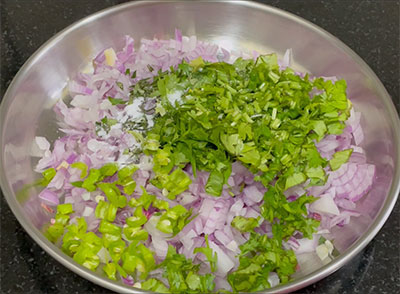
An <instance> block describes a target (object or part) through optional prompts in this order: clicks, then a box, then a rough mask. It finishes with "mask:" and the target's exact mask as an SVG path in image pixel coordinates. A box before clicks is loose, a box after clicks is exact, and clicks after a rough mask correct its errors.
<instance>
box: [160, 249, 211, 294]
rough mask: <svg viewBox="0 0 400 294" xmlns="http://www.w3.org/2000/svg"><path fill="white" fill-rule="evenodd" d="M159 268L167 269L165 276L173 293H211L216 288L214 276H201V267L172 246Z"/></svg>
mask: <svg viewBox="0 0 400 294" xmlns="http://www.w3.org/2000/svg"><path fill="white" fill-rule="evenodd" d="M158 267H163V268H164V269H165V270H164V273H163V276H164V277H165V278H166V279H167V280H168V283H169V286H170V292H171V293H210V292H212V290H214V288H215V283H214V281H213V280H214V278H215V277H214V275H211V274H206V275H200V274H199V273H198V271H199V269H200V265H199V264H193V261H192V260H190V259H186V257H185V256H184V255H183V254H178V253H176V250H175V248H174V247H173V246H171V245H169V246H168V253H167V256H166V258H165V259H164V261H163V262H162V263H161V264H160V265H158Z"/></svg>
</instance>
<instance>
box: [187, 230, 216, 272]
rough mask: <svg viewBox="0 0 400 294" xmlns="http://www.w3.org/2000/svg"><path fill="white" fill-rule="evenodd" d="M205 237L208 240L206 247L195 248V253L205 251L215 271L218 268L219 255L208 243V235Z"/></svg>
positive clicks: (212, 269)
mask: <svg viewBox="0 0 400 294" xmlns="http://www.w3.org/2000/svg"><path fill="white" fill-rule="evenodd" d="M204 239H205V240H206V247H197V248H195V249H194V251H193V253H195V254H196V253H203V254H204V255H205V257H206V258H207V260H208V262H209V263H210V268H211V271H212V272H215V270H216V269H217V261H218V256H217V253H216V252H213V250H212V249H211V248H210V245H209V243H208V235H205V236H204Z"/></svg>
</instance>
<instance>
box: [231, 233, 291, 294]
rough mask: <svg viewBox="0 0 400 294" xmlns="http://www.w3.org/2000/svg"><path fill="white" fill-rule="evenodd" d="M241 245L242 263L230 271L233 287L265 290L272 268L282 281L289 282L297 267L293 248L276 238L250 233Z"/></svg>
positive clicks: (240, 289)
mask: <svg viewBox="0 0 400 294" xmlns="http://www.w3.org/2000/svg"><path fill="white" fill-rule="evenodd" d="M239 248H240V250H241V252H240V255H239V263H240V264H239V267H238V269H237V270H236V271H234V272H232V273H231V274H229V275H228V282H229V283H230V284H231V286H232V288H233V290H234V291H237V292H255V291H263V290H265V289H266V288H270V286H271V285H270V284H269V282H268V276H269V273H270V272H276V273H277V274H278V276H279V279H280V281H281V282H282V283H286V282H287V281H289V278H290V275H292V274H293V273H294V272H295V270H296V265H297V261H296V255H295V254H294V252H293V251H292V250H285V249H284V248H283V247H282V244H281V242H279V241H278V240H277V239H275V238H269V237H268V236H267V235H259V234H257V233H251V235H250V239H249V240H248V241H247V242H246V243H244V244H243V245H241V246H239Z"/></svg>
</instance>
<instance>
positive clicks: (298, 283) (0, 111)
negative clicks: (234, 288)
mask: <svg viewBox="0 0 400 294" xmlns="http://www.w3.org/2000/svg"><path fill="white" fill-rule="evenodd" d="M165 2H177V1H170V0H168V1H142V2H128V3H123V4H119V5H116V6H112V7H109V8H106V9H103V10H100V11H98V12H96V13H93V14H91V15H89V16H87V17H85V18H83V19H81V20H78V21H76V22H74V23H73V24H71V25H69V26H68V27H66V28H65V29H63V30H62V31H60V32H59V33H57V34H56V35H54V36H53V37H52V38H50V39H49V40H48V41H47V42H45V43H44V44H43V45H42V46H40V47H39V49H37V50H36V52H35V53H34V54H33V55H32V56H31V57H30V58H29V59H28V60H27V61H26V62H25V63H24V65H23V66H22V67H21V68H20V70H19V71H18V72H17V74H16V75H15V77H14V78H13V80H12V82H11V83H10V85H9V86H8V89H7V91H6V93H5V95H4V97H3V101H2V103H1V104H0V118H1V120H2V124H1V126H2V127H1V128H0V138H3V132H4V122H5V121H6V118H7V113H6V111H7V106H6V105H8V104H9V103H10V101H11V99H12V96H13V95H12V94H13V91H14V88H15V87H16V85H18V82H19V81H20V80H22V79H23V78H24V76H25V75H26V73H27V72H29V70H30V69H31V68H32V67H33V66H34V64H35V62H36V60H37V59H39V58H40V57H41V55H43V54H45V53H46V51H48V50H49V49H50V48H51V47H52V46H54V45H55V44H56V43H57V42H58V41H59V40H61V39H62V38H64V36H66V35H68V34H69V33H70V32H72V31H74V30H76V29H78V28H79V27H82V26H84V25H86V24H87V23H90V22H92V21H95V20H97V19H101V18H103V17H106V16H109V15H112V14H114V13H117V12H119V11H121V10H124V9H127V8H131V7H139V6H146V5H157V4H163V3H165ZM178 2H185V1H178ZM202 2H214V3H215V2H227V4H228V3H229V4H230V5H239V6H245V7H248V8H251V9H257V10H261V11H264V12H269V13H272V14H275V15H279V16H281V17H284V18H288V19H291V20H293V21H295V22H297V23H299V24H300V25H302V26H304V27H307V28H308V29H310V30H312V31H314V32H315V33H317V34H319V35H321V36H323V37H325V38H326V39H327V40H329V41H330V42H331V43H332V44H333V45H335V46H337V47H339V48H340V49H341V50H342V51H344V52H345V53H346V54H347V55H349V56H350V57H351V58H352V59H353V60H354V61H355V62H356V63H357V64H358V65H359V66H360V67H361V68H362V69H363V70H364V71H365V72H366V73H367V74H368V75H369V76H370V77H371V79H372V80H373V82H374V84H375V86H376V87H377V89H378V91H379V93H380V96H382V98H383V103H384V105H385V107H386V110H388V112H389V113H388V115H389V117H390V119H391V122H392V123H393V129H394V136H395V142H397V151H396V150H395V152H397V161H396V162H395V165H394V166H396V167H397V169H396V170H395V173H394V175H393V182H392V184H391V188H390V190H389V193H388V196H387V197H386V201H385V203H384V205H383V206H382V208H381V209H380V211H379V212H378V214H377V216H376V218H375V220H374V222H373V223H372V224H371V225H370V227H369V228H368V230H367V231H366V232H365V233H364V234H363V235H362V236H361V237H360V238H359V239H358V240H357V241H356V242H355V243H354V244H353V245H351V246H350V247H349V248H348V249H347V250H346V251H344V252H343V253H342V254H341V255H340V256H339V257H338V258H336V259H335V260H333V261H332V262H330V263H329V264H327V265H325V266H323V267H321V268H320V269H318V270H317V271H314V272H311V273H309V274H307V275H305V276H304V277H301V278H299V279H296V280H294V281H292V282H289V283H287V284H284V285H280V286H278V287H275V288H273V289H270V290H266V291H264V293H272V292H273V293H277V292H280V293H282V292H285V293H286V292H290V291H293V290H296V289H300V288H303V287H305V286H308V285H310V284H312V283H315V282H317V281H319V280H321V279H323V278H325V277H326V276H328V275H330V274H331V273H333V272H335V271H336V270H338V269H339V268H341V267H342V266H343V265H344V264H345V263H346V262H348V261H350V259H351V258H353V257H354V256H355V255H356V254H357V253H359V252H360V251H361V250H362V249H363V248H365V246H366V245H367V244H368V243H369V242H370V241H371V240H372V239H373V238H374V237H375V235H376V234H377V233H378V231H379V230H380V229H381V228H382V226H383V225H384V223H385V221H386V220H387V218H388V217H389V215H390V213H391V211H392V210H393V207H394V205H395V203H396V200H397V197H398V194H399V191H400V168H399V167H400V156H399V155H400V120H399V117H398V115H397V111H396V110H395V106H394V104H393V102H392V100H391V98H390V96H389V94H388V92H387V91H386V89H385V87H384V86H383V84H382V82H381V81H380V80H379V78H378V77H377V76H376V74H375V73H374V72H373V71H372V70H371V68H370V67H369V66H368V65H367V64H366V63H365V61H364V60H362V59H361V58H360V57H359V56H358V55H357V54H356V53H355V52H354V51H353V50H352V49H350V48H349V47H348V46H347V45H345V44H344V43H343V42H342V41H340V40H339V39H338V38H337V37H335V36H333V35H332V34H330V33H329V32H327V31H325V30H324V29H322V28H320V27H319V26H317V25H315V24H313V23H311V22H309V21H307V20H305V19H303V18H301V17H299V16H296V15H294V14H292V13H290V12H287V11H284V10H281V9H279V8H276V7H272V6H269V5H265V4H259V3H255V2H251V1H224V0H217V1H202ZM185 4H187V5H191V4H192V3H190V2H186V3H185ZM0 148H2V146H0ZM0 151H1V159H2V160H1V162H0V165H1V166H0V168H1V174H0V185H1V187H2V190H3V193H4V196H5V198H6V201H7V202H8V205H9V206H10V208H11V210H12V212H13V213H14V215H15V216H16V217H17V219H18V221H19V222H20V224H21V225H22V227H23V228H24V229H25V231H26V232H27V233H28V234H29V235H30V237H32V239H33V240H34V241H35V242H36V243H38V244H39V246H40V247H42V248H43V249H44V250H45V251H46V252H47V253H48V254H50V255H51V256H52V257H53V258H55V259H56V260H57V261H58V262H60V263H61V264H62V265H64V266H65V267H67V268H68V269H70V270H72V271H73V272H75V273H77V274H78V275H80V276H82V277H83V278H85V279H87V280H89V281H91V282H93V283H96V284H98V285H101V286H103V287H105V288H108V289H110V290H113V291H116V292H120V293H126V292H131V293H144V292H148V291H143V290H139V289H135V288H132V287H128V286H125V285H122V284H119V283H117V282H114V281H112V280H109V279H107V278H105V277H100V276H99V275H97V274H95V273H93V272H91V271H90V270H88V269H86V268H85V267H83V266H81V265H80V264H78V263H76V262H75V261H74V260H73V259H72V258H71V257H69V256H67V255H66V254H64V253H62V252H61V251H60V249H59V248H58V247H56V246H55V245H54V244H52V243H51V242H49V241H48V240H47V239H46V238H45V237H44V235H43V234H42V233H41V232H40V231H39V230H38V229H37V228H36V227H34V226H33V225H32V224H31V223H30V222H29V221H28V220H27V219H26V218H25V217H24V215H23V214H22V212H21V210H20V208H19V206H20V205H19V204H18V202H17V201H16V199H15V197H14V195H13V193H12V191H11V190H10V188H9V187H8V182H7V179H6V176H5V172H4V171H5V168H6V167H5V166H4V165H3V164H2V162H4V158H3V157H4V153H3V152H4V150H3V149H2V150H0Z"/></svg>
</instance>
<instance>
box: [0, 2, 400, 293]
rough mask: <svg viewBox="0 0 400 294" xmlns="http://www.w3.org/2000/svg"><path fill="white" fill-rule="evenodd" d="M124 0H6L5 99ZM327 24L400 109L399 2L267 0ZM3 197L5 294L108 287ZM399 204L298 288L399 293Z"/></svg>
mask: <svg viewBox="0 0 400 294" xmlns="http://www.w3.org/2000/svg"><path fill="white" fill-rule="evenodd" d="M122 2H126V1H118V0H98V1H96V0H80V1H78V0H70V1H68V0H41V1H40V0H0V4H1V25H2V26H1V91H0V97H2V96H3V95H4V92H5V90H6V88H7V86H8V85H9V83H10V82H11V79H12V78H13V77H14V75H15V74H16V72H17V71H18V69H19V68H20V67H21V66H22V64H23V63H24V62H25V61H26V59H27V58H28V57H29V56H30V55H31V54H32V53H33V52H34V51H35V50H36V49H37V48H38V47H39V46H40V45H42V44H43V43H44V42H45V41H46V40H48V39H49V38H50V37H51V36H53V35H54V34H55V33H57V32H58V31H60V30H62V29H63V28H65V27H66V26H68V25H69V24H71V23H72V22H74V21H76V20H78V19H80V18H82V17H84V16H87V15H89V14H91V13H93V12H96V11H98V10H100V9H103V8H106V7H109V6H112V5H115V4H118V3H122ZM263 2H264V3H267V4H270V5H272V6H276V7H279V8H282V9H284V10H287V11H290V12H292V13H295V14H297V15H299V16H302V17H303V18H305V19H307V20H310V21H311V22H313V23H315V24H317V25H319V26H321V27H322V28H324V29H326V30H327V31H329V32H330V33H332V34H333V35H335V36H336V37H338V38H339V39H341V40H342V41H343V42H344V43H346V44H347V45H348V46H350V47H351V48H352V49H353V50H354V51H355V52H356V53H358V54H359V55H360V56H361V57H362V58H363V59H364V60H365V61H366V62H367V63H368V64H369V66H370V67H371V68H372V69H373V70H374V71H375V73H376V74H377V75H378V77H379V78H380V79H381V81H382V82H383V84H384V85H385V87H386V89H387V90H388V92H389V94H390V95H391V96H392V97H393V101H394V102H395V104H396V107H397V109H398V111H400V100H399V97H400V96H399V80H400V78H399V52H400V48H399V19H400V15H399V9H400V4H399V1H388V0H386V1H340V0H335V1H328V0H326V1H321V0H318V1H314V0H308V1H306V0H296V1H295V0H284V1H279V0H276V1H263ZM0 201H1V213H0V216H1V247H0V248H1V268H0V280H1V284H0V289H1V291H0V292H1V293H110V291H108V290H106V289H104V288H101V287H99V286H97V285H95V284H93V283H91V282H89V281H87V280H85V279H83V278H81V277H80V276H78V275H76V274H74V273H73V272H71V271H69V270H68V269H66V268H65V267H63V266H62V265H61V264H59V263H58V262H57V261H55V260H54V259H53V258H52V257H50V256H49V255H48V254H47V253H45V252H44V251H43V250H42V249H41V248H40V247H39V246H38V245H37V244H36V243H34V242H33V240H32V239H31V238H30V237H29V236H28V235H27V234H26V232H25V231H24V230H23V229H22V227H21V226H20V224H19V223H18V221H17V220H16V219H15V217H14V215H13V214H12V212H11V211H10V209H9V207H8V205H7V204H6V202H5V200H4V198H3V197H2V196H0ZM399 220H400V205H399V203H397V205H396V206H395V208H394V211H393V212H392V214H391V216H390V218H389V219H388V221H387V222H386V224H385V225H384V227H383V229H382V230H381V231H380V232H379V233H378V235H377V236H376V237H375V238H374V240H373V241H372V242H371V243H370V244H369V245H368V246H367V247H366V248H365V250H363V251H362V252H361V253H360V254H358V255H357V256H356V257H355V258H354V259H353V260H352V261H351V262H349V263H348V264H347V265H345V266H344V267H343V268H341V269H340V270H338V271H337V272H336V273H334V274H332V275H331V276H329V277H327V278H325V279H323V280H322V281H320V282H318V283H316V284H314V285H311V286H309V287H307V288H305V289H302V290H301V291H300V292H299V293H399V292H400V249H399V243H400V242H399V235H400V224H399Z"/></svg>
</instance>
